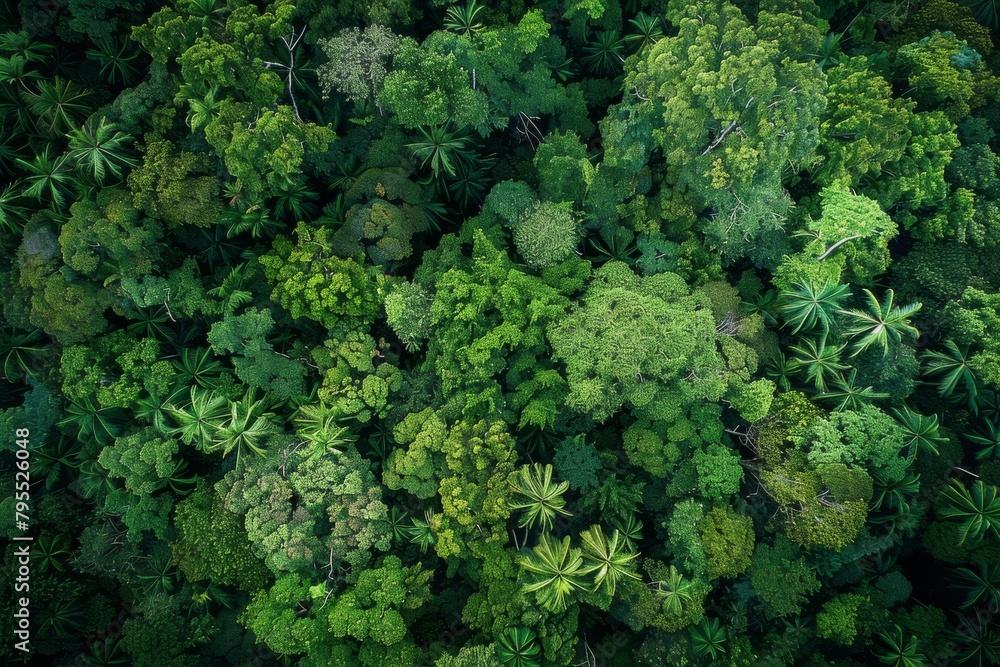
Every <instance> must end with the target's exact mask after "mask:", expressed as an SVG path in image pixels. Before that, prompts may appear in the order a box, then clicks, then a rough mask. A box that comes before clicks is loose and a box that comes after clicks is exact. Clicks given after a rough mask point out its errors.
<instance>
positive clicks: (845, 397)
mask: <svg viewBox="0 0 1000 667" xmlns="http://www.w3.org/2000/svg"><path fill="white" fill-rule="evenodd" d="M857 374H858V370H857V369H856V368H852V369H851V372H850V374H849V375H848V376H847V379H846V380H845V379H844V376H842V375H837V376H836V377H834V378H833V380H832V381H831V383H830V384H831V388H830V389H829V390H828V391H824V392H821V393H820V394H819V396H818V398H820V399H824V400H830V401H837V405H836V406H834V408H833V409H834V410H835V411H837V412H843V411H844V410H860V409H861V406H862V405H864V404H865V403H870V402H871V401H874V400H878V399H883V398H888V397H889V394H886V393H883V392H877V391H875V390H874V389H872V388H871V387H858V386H856V385H855V378H856V376H857Z"/></svg>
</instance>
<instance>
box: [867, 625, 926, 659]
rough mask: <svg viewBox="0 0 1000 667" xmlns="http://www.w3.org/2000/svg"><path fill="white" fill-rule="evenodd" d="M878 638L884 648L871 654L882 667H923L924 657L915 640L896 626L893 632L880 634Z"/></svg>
mask: <svg viewBox="0 0 1000 667" xmlns="http://www.w3.org/2000/svg"><path fill="white" fill-rule="evenodd" d="M879 637H880V638H881V639H882V641H883V642H884V644H885V646H884V647H881V648H879V649H877V650H874V651H873V653H874V654H875V657H876V658H878V659H879V662H881V663H882V664H884V665H892V667H924V665H926V664H927V663H926V660H927V658H926V656H924V654H923V653H920V652H919V651H918V642H917V638H916V637H914V636H913V635H907V634H906V633H904V632H903V629H902V628H900V627H899V626H898V625H897V626H895V632H880V633H879Z"/></svg>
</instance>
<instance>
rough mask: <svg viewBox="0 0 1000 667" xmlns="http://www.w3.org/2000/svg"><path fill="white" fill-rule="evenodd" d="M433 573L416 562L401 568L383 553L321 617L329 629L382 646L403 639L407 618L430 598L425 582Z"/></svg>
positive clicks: (393, 559)
mask: <svg viewBox="0 0 1000 667" xmlns="http://www.w3.org/2000/svg"><path fill="white" fill-rule="evenodd" d="M433 574H434V573H433V571H432V570H424V568H423V566H422V565H420V564H419V563H418V564H416V565H413V566H409V567H403V565H402V561H400V559H399V558H397V557H396V556H386V557H385V558H384V559H383V560H382V562H381V564H380V565H379V566H378V567H374V568H370V569H367V570H365V571H364V572H362V573H361V574H360V575H359V576H358V581H357V584H355V586H353V587H352V588H350V589H349V590H347V591H345V592H344V593H343V594H342V595H339V596H338V597H337V598H336V600H332V601H331V603H330V604H329V605H328V610H326V611H324V613H323V616H324V617H325V618H326V621H327V624H328V627H329V630H330V632H332V633H333V635H334V636H335V637H346V636H350V637H354V638H355V639H358V640H360V641H372V642H377V643H379V644H382V645H384V646H393V645H394V644H397V643H399V642H401V641H403V638H404V637H405V636H406V633H407V627H406V623H407V619H408V618H410V617H411V615H412V614H413V612H414V611H415V610H417V609H419V608H420V607H421V606H422V605H424V604H425V603H426V602H427V601H428V600H429V599H430V597H431V593H430V588H429V586H428V582H429V581H430V579H431V577H432V576H433Z"/></svg>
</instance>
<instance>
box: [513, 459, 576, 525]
mask: <svg viewBox="0 0 1000 667" xmlns="http://www.w3.org/2000/svg"><path fill="white" fill-rule="evenodd" d="M507 483H508V484H510V486H511V488H513V489H514V491H516V492H517V493H519V494H520V495H522V496H524V497H525V498H526V500H522V501H520V502H512V503H511V509H515V510H524V516H523V517H522V518H521V523H520V524H519V525H520V527H521V528H531V527H533V526H534V525H535V524H536V523H538V524H540V525H541V527H542V530H543V531H546V532H547V531H549V530H551V529H552V522H553V520H554V519H555V518H556V515H557V514H560V515H562V516H572V515H571V514H570V513H569V512H568V511H567V510H566V509H564V507H565V505H566V500H565V499H564V498H563V497H562V495H563V494H564V493H566V490H567V489H568V488H569V482H559V483H558V484H554V483H553V482H552V464H549V463H546V464H545V465H544V466H542V465H540V464H538V463H536V464H534V465H533V466H531V467H530V468H529V467H528V466H526V465H525V466H521V467H520V468H519V469H517V470H515V471H514V472H512V473H511V475H510V479H509V480H508V482H507Z"/></svg>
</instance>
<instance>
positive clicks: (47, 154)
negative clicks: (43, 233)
mask: <svg viewBox="0 0 1000 667" xmlns="http://www.w3.org/2000/svg"><path fill="white" fill-rule="evenodd" d="M17 164H18V165H19V166H20V167H21V168H22V169H24V171H25V177H24V182H25V185H26V187H25V189H24V192H23V195H24V196H25V197H29V198H31V199H35V200H36V201H39V202H45V201H48V202H49V203H51V205H52V208H54V209H61V208H63V207H64V206H65V205H66V204H67V203H68V200H69V199H71V198H72V197H73V193H74V189H75V188H76V186H77V180H76V178H75V177H74V176H73V167H72V162H71V161H70V159H69V156H68V155H58V156H55V157H53V156H52V146H51V145H47V146H45V149H44V150H43V151H42V152H41V153H38V154H36V155H35V159H34V160H32V161H31V162H27V161H25V160H22V159H20V158H18V159H17Z"/></svg>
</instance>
